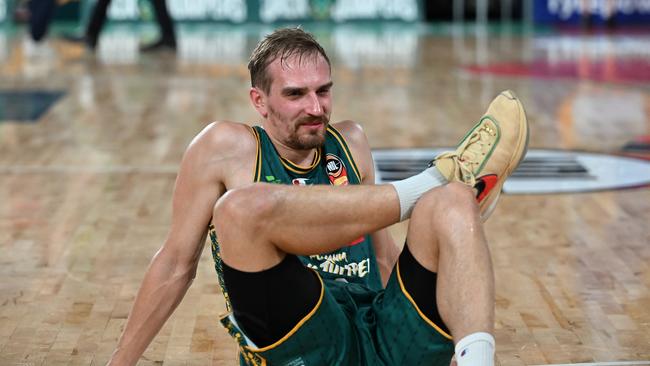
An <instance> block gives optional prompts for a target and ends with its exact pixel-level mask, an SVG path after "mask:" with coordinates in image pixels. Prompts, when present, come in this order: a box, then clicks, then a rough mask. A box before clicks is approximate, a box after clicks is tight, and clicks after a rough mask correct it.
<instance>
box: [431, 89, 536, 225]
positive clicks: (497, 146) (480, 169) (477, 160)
mask: <svg viewBox="0 0 650 366" xmlns="http://www.w3.org/2000/svg"><path fill="white" fill-rule="evenodd" d="M527 148H528V122H527V121H526V113H525V112H524V107H523V106H522V105H521V102H520V101H519V99H518V98H517V96H515V93H513V92H512V91H510V90H506V91H504V92H502V93H501V94H499V96H497V97H496V98H495V99H494V100H493V101H492V103H490V106H489V107H488V110H487V112H485V114H484V115H483V117H481V120H480V121H479V122H478V123H477V124H476V126H474V127H473V128H472V129H471V130H470V131H469V133H468V134H467V135H465V137H464V138H463V140H462V141H461V142H460V144H459V145H458V147H457V148H456V151H450V152H444V153H442V154H440V155H438V156H437V157H436V158H435V159H434V160H433V161H432V162H431V165H435V166H436V168H438V170H439V171H440V173H441V174H442V175H443V176H444V177H445V178H447V180H448V181H450V182H453V181H457V182H463V183H465V184H467V185H470V186H471V187H473V188H474V190H475V191H476V199H477V201H478V203H479V208H480V210H481V218H482V219H483V221H485V220H487V218H488V216H490V214H491V213H492V211H493V210H494V208H495V207H496V204H497V200H498V198H499V194H501V187H502V186H503V183H504V182H505V180H506V178H508V176H510V174H512V172H513V171H514V170H515V169H517V167H518V166H519V164H520V163H521V161H522V160H523V159H524V155H526V150H527Z"/></svg>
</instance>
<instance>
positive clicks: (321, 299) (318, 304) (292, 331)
mask: <svg viewBox="0 0 650 366" xmlns="http://www.w3.org/2000/svg"><path fill="white" fill-rule="evenodd" d="M307 268H309V267H307ZM309 269H311V268H309ZM311 270H312V271H314V273H316V275H317V276H318V281H320V297H319V298H318V302H317V303H316V306H314V308H313V309H312V310H311V311H310V312H309V314H307V315H305V317H304V318H302V319H301V320H300V321H299V322H298V324H296V326H295V327H293V329H291V330H290V331H289V333H287V334H286V335H285V336H284V337H282V338H280V340H278V341H277V342H275V343H273V344H271V345H269V346H266V347H263V348H259V349H253V348H250V347H249V346H244V348H246V349H247V350H249V351H251V352H265V351H268V350H270V349H273V348H276V347H278V346H280V345H281V344H282V343H284V342H286V340H287V339H289V337H291V336H292V335H293V334H294V333H296V332H297V331H298V329H300V327H302V325H303V324H305V323H306V322H307V321H308V320H309V319H311V317H312V316H314V314H316V311H317V310H318V309H319V308H320V304H321V303H322V302H323V296H324V295H325V284H324V283H323V279H322V278H321V277H320V274H318V272H317V271H315V270H313V269H311Z"/></svg>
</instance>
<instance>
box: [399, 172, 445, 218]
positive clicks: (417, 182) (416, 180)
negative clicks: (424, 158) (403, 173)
mask: <svg viewBox="0 0 650 366" xmlns="http://www.w3.org/2000/svg"><path fill="white" fill-rule="evenodd" d="M447 183H448V182H447V179H445V177H443V176H442V174H440V172H439V171H438V169H437V168H436V167H435V166H432V167H430V168H428V169H425V170H424V171H423V172H422V173H420V174H416V175H414V176H412V177H409V178H406V179H402V180H398V181H396V182H391V183H390V184H392V185H393V186H394V187H395V190H396V191H397V197H399V211H400V213H399V217H400V219H399V220H400V221H404V220H406V219H408V218H409V217H411V211H413V207H415V203H416V202H417V201H418V199H420V197H422V195H423V194H424V193H426V192H427V191H428V190H430V189H432V188H435V187H439V186H442V185H445V184H447Z"/></svg>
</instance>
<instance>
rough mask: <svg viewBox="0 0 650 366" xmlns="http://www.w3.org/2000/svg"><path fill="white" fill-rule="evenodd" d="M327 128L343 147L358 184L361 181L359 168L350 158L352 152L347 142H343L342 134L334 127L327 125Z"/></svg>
mask: <svg viewBox="0 0 650 366" xmlns="http://www.w3.org/2000/svg"><path fill="white" fill-rule="evenodd" d="M327 130H328V131H329V132H330V133H331V134H332V136H334V138H336V140H337V141H338V142H339V145H341V147H342V148H343V152H345V156H347V158H348V161H350V163H351V164H352V170H354V174H356V175H357V179H358V180H359V184H361V183H362V178H361V174H359V168H357V163H356V162H355V161H354V159H353V158H352V153H351V152H350V150H349V149H348V144H347V142H345V138H343V135H341V133H340V132H339V131H338V130H337V129H336V128H334V127H332V126H331V125H330V126H327Z"/></svg>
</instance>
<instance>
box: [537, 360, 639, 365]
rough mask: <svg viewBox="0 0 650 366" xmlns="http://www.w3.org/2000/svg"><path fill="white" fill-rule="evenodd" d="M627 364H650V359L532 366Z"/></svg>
mask: <svg viewBox="0 0 650 366" xmlns="http://www.w3.org/2000/svg"><path fill="white" fill-rule="evenodd" d="M625 365H650V361H615V362H595V363H559V364H552V365H531V366H625Z"/></svg>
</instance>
